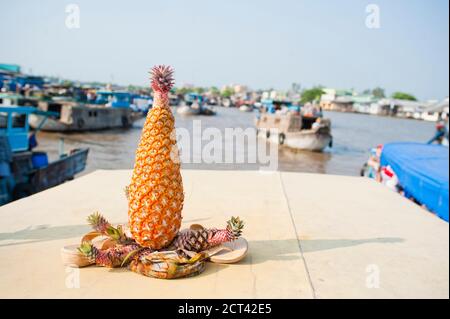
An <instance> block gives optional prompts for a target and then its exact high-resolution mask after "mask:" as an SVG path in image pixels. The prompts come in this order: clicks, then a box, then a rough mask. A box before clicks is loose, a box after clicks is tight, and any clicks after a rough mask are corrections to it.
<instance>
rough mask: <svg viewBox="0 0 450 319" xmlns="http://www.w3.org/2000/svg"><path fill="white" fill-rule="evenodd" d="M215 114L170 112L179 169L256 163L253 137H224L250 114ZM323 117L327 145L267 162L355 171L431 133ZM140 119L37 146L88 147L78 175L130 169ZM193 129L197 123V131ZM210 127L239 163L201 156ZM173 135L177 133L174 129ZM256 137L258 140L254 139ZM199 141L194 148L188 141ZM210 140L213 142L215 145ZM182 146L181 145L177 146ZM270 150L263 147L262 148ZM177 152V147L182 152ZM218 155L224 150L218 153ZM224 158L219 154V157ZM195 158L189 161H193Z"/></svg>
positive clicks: (384, 121)
mask: <svg viewBox="0 0 450 319" xmlns="http://www.w3.org/2000/svg"><path fill="white" fill-rule="evenodd" d="M215 110H216V111H217V115H216V116H210V117H208V116H196V117H184V116H179V115H175V118H176V127H177V128H178V129H180V130H183V131H184V132H185V133H189V140H186V139H185V141H188V145H190V146H191V147H190V149H189V152H186V153H185V154H187V153H189V156H188V158H189V160H188V161H184V160H183V157H182V163H183V167H184V168H187V169H190V168H196V169H197V168H198V169H223V170H231V169H258V167H259V166H258V164H257V163H256V164H255V163H254V162H251V161H250V160H249V158H251V156H249V155H248V154H250V153H252V152H253V153H256V148H257V147H256V145H257V144H258V143H257V141H258V139H256V138H248V139H246V140H245V141H244V142H243V143H239V142H237V141H234V140H233V137H231V138H230V137H229V136H227V134H226V132H227V130H230V129H236V128H241V129H248V128H254V119H255V116H256V114H257V113H256V112H254V113H244V112H241V111H239V110H237V109H229V108H221V107H216V108H215ZM325 117H327V118H329V119H331V123H332V135H333V147H332V148H327V149H326V150H325V151H324V152H323V153H313V152H306V151H292V150H290V149H286V148H284V147H280V148H277V149H275V151H273V150H272V153H271V154H275V153H274V152H276V154H275V155H276V156H275V157H271V159H272V158H273V161H277V163H276V167H277V169H278V170H282V171H296V172H311V173H322V174H339V175H358V174H359V171H360V168H361V166H362V165H363V163H364V162H365V161H366V159H367V157H368V152H369V149H370V148H371V147H374V146H376V145H378V144H383V143H388V142H394V141H415V142H426V141H427V140H429V139H430V138H431V137H432V136H433V134H434V123H431V122H425V121H417V120H409V119H399V118H388V117H378V116H371V115H363V114H352V113H337V112H326V113H325ZM143 124H144V120H143V119H142V120H139V121H138V122H135V124H134V126H133V128H131V129H115V130H108V131H98V132H85V133H69V134H62V133H46V132H40V133H39V134H38V142H39V146H38V149H39V150H44V151H47V152H48V153H49V155H50V160H53V159H55V158H56V157H57V155H58V149H59V145H60V140H61V138H63V139H64V149H65V150H66V151H67V150H69V149H71V148H80V147H88V148H89V149H90V150H89V156H88V163H87V166H86V170H85V171H84V172H83V173H82V174H86V173H89V172H92V171H94V170H97V169H131V168H132V167H133V163H134V152H135V149H136V147H137V144H138V142H139V138H140V133H141V129H142V126H143ZM198 127H201V129H200V130H199V129H198ZM211 129H212V130H213V131H214V132H215V134H216V135H214V134H213V135H214V136H215V137H216V139H220V141H216V142H217V143H218V145H219V148H220V149H221V150H225V149H227V147H228V146H229V145H230V144H231V145H232V146H231V148H229V149H232V150H233V152H235V153H237V154H240V153H245V154H247V155H245V156H244V157H245V159H244V161H243V162H238V161H229V162H226V161H225V160H224V161H222V162H214V163H211V161H208V160H205V159H204V157H202V152H205V149H204V146H205V145H206V144H208V143H207V142H208V140H206V142H205V141H203V142H202V136H204V133H205V132H206V131H208V130H211ZM177 133H178V132H177ZM259 141H261V139H259ZM197 142H198V144H197V145H201V147H197V148H195V147H194V146H193V145H196V143H197ZM217 143H216V144H217ZM181 148H183V147H181ZM270 150H271V149H270V148H269V147H268V146H267V152H269V151H270ZM182 153H183V151H182ZM224 153H226V152H225V151H224ZM224 157H225V155H224ZM193 162H195V163H193Z"/></svg>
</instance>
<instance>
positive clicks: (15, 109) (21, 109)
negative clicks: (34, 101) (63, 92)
mask: <svg viewBox="0 0 450 319" xmlns="http://www.w3.org/2000/svg"><path fill="white" fill-rule="evenodd" d="M0 112H4V113H22V114H31V113H33V114H37V115H43V116H58V115H59V114H58V113H56V112H49V111H42V110H39V109H37V108H35V107H31V106H0Z"/></svg>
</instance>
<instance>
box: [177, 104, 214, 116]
mask: <svg viewBox="0 0 450 319" xmlns="http://www.w3.org/2000/svg"><path fill="white" fill-rule="evenodd" d="M177 113H178V114H180V115H184V116H192V115H216V112H214V111H213V110H211V109H209V108H206V107H204V108H202V109H194V108H192V107H190V106H187V105H183V106H180V107H178V108H177Z"/></svg>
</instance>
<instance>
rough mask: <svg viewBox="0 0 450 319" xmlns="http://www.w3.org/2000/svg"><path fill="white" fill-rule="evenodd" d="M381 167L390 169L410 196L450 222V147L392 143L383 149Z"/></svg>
mask: <svg viewBox="0 0 450 319" xmlns="http://www.w3.org/2000/svg"><path fill="white" fill-rule="evenodd" d="M381 165H383V166H386V165H390V166H391V167H392V169H393V170H394V172H395V174H396V175H397V177H398V180H399V183H400V185H401V186H402V187H403V188H404V189H405V191H406V192H407V193H409V194H411V195H412V196H413V197H414V198H415V199H416V200H417V201H419V202H420V203H421V204H424V205H426V206H427V208H428V209H430V210H431V211H432V212H434V213H436V214H437V215H438V216H439V217H440V218H442V219H444V220H446V221H447V222H448V215H449V212H448V209H449V203H448V200H449V196H448V193H449V151H448V147H445V146H441V145H429V144H422V143H405V142H402V143H389V144H386V145H384V147H383V151H382V153H381Z"/></svg>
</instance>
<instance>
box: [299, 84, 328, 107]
mask: <svg viewBox="0 0 450 319" xmlns="http://www.w3.org/2000/svg"><path fill="white" fill-rule="evenodd" d="M322 94H325V92H324V91H323V88H322V87H321V86H316V87H313V88H311V89H308V90H304V91H303V92H302V97H301V100H300V103H302V104H305V103H308V102H313V101H317V100H319V99H320V97H321V96H322Z"/></svg>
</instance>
